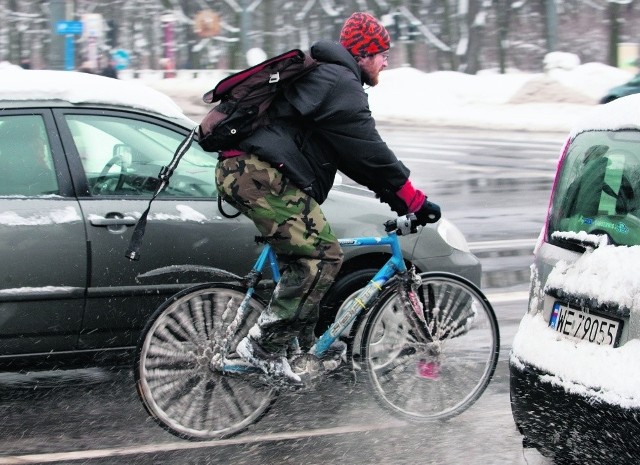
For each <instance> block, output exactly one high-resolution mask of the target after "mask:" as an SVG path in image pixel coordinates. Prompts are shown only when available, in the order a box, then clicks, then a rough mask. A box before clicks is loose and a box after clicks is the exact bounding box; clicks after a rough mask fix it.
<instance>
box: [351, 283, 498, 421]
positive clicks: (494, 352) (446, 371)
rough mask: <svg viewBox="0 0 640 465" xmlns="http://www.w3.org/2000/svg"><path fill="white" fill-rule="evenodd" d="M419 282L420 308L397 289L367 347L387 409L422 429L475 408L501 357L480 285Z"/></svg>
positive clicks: (370, 330) (378, 313)
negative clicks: (423, 425)
mask: <svg viewBox="0 0 640 465" xmlns="http://www.w3.org/2000/svg"><path fill="white" fill-rule="evenodd" d="M420 277H421V280H422V281H421V284H420V285H419V286H418V289H417V292H416V294H417V295H416V297H417V301H416V302H414V303H412V302H403V301H402V299H401V298H400V297H399V295H398V293H397V292H395V289H392V290H391V291H390V292H388V293H387V294H386V295H382V296H381V299H380V301H379V303H378V304H377V305H376V306H375V308H374V309H372V311H371V315H370V316H369V318H368V320H367V322H366V324H365V329H364V334H363V338H362V348H361V353H362V354H363V356H364V358H363V362H364V367H365V369H366V370H367V372H368V374H369V380H370V382H371V386H372V388H373V392H374V393H375V396H376V398H377V399H378V401H379V402H380V403H381V405H382V406H383V407H385V408H387V409H389V410H391V411H392V412H393V413H394V414H396V415H398V416H400V417H402V418H405V419H408V420H411V421H417V422H420V421H432V420H444V419H447V418H451V417H453V416H456V415H459V414H460V413H462V412H463V411H465V410H466V409H467V408H469V407H470V406H471V405H472V404H473V403H474V402H475V401H476V400H477V399H478V398H479V397H480V395H481V394H482V393H483V392H484V390H485V389H486V387H487V385H488V384H489V382H490V381H491V378H492V376H493V373H494V371H495V368H496V365H497V363H498V355H499V351H500V336H499V330H498V322H497V319H496V316H495V313H494V311H493V309H492V308H491V305H490V303H489V301H488V300H487V298H486V297H485V296H484V295H483V294H482V292H481V291H480V290H479V289H478V288H477V287H476V286H475V285H474V284H473V283H471V282H469V281H467V280H466V279H464V278H461V277H459V276H456V275H452V274H448V273H424V274H422V275H420ZM416 307H418V308H417V309H416Z"/></svg>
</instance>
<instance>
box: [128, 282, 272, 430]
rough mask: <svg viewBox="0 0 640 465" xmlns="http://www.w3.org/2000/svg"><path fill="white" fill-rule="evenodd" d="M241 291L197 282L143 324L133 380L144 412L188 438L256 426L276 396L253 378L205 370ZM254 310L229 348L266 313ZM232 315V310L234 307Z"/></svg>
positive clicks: (255, 304) (255, 305) (257, 305)
mask: <svg viewBox="0 0 640 465" xmlns="http://www.w3.org/2000/svg"><path fill="white" fill-rule="evenodd" d="M244 297H245V289H244V288H242V287H240V286H237V285H233V284H227V283H214V284H201V285H198V286H194V287H191V288H189V289H185V290H184V291H181V292H179V293H178V294H176V295H175V296H173V297H172V298H170V299H169V300H167V301H166V302H165V303H164V304H162V305H161V306H160V307H159V308H158V309H157V310H156V312H155V313H154V314H153V315H152V317H151V318H150V319H149V321H148V322H147V324H146V326H145V328H144V330H143V331H142V333H141V336H140V340H139V343H138V346H137V350H136V359H135V369H134V375H135V382H136V387H137V391H138V395H139V397H140V399H141V401H142V403H143V405H144V407H145V409H146V410H147V412H148V413H149V414H150V415H151V416H152V417H153V418H154V420H156V422H157V423H158V424H159V425H160V426H162V427H163V428H164V429H166V430H167V431H169V432H170V433H172V434H174V435H176V436H178V437H180V438H182V439H190V440H210V439H221V438H225V437H230V436H233V435H235V434H237V433H240V432H242V431H244V430H245V429H246V428H247V427H249V426H250V425H251V424H253V423H255V422H256V421H258V420H259V419H260V418H261V417H262V416H263V415H264V414H265V413H266V412H267V411H268V410H269V408H270V407H271V405H272V404H273V402H274V401H275V400H276V398H277V390H276V389H275V388H274V387H272V386H268V385H266V384H264V383H259V382H255V379H253V378H252V376H251V375H235V376H234V375H228V374H224V373H222V372H220V371H217V370H214V369H212V368H211V367H210V360H211V351H209V352H207V348H211V344H212V343H215V342H220V341H221V339H222V337H223V335H224V333H225V330H226V326H227V325H228V324H229V323H230V322H231V321H232V320H233V318H234V316H235V313H236V312H235V311H227V312H226V314H225V310H226V309H230V308H233V306H234V305H235V306H236V307H237V305H238V304H239V303H240V302H241V301H242V299H243V298H244ZM250 308H251V309H252V312H251V313H250V315H249V317H248V318H247V320H246V321H245V324H244V325H242V326H241V327H239V329H238V332H237V333H236V336H235V337H234V338H233V340H232V342H231V349H234V348H235V346H236V345H237V343H238V342H239V341H240V339H241V338H242V337H244V336H245V335H246V333H247V332H248V331H249V328H251V326H252V325H253V323H254V322H255V321H256V319H257V318H258V316H259V315H260V313H261V311H262V309H263V308H264V303H263V302H262V301H261V300H260V299H258V298H257V297H252V298H251V301H250ZM233 310H235V308H234V309H233Z"/></svg>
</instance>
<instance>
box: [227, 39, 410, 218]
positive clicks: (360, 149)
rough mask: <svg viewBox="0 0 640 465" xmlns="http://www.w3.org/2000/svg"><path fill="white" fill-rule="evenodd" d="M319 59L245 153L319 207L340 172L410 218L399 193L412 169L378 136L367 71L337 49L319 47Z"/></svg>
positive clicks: (251, 139)
mask: <svg viewBox="0 0 640 465" xmlns="http://www.w3.org/2000/svg"><path fill="white" fill-rule="evenodd" d="M311 55H312V56H313V57H314V58H315V59H317V60H318V61H320V62H321V64H320V65H319V66H318V67H317V68H316V69H314V70H313V71H311V72H310V73H309V74H307V75H305V76H304V77H302V78H300V79H299V80H297V81H296V82H295V83H294V84H293V85H292V86H289V87H288V88H287V90H286V91H285V94H284V97H285V98H284V99H279V100H277V101H276V102H274V103H273V104H272V106H271V108H270V110H269V111H270V117H271V124H269V125H268V126H264V127H262V128H260V129H258V130H257V131H256V132H254V133H253V134H252V135H251V136H249V137H248V138H247V139H245V140H244V141H242V142H241V143H240V145H239V148H240V149H241V150H243V151H245V152H247V153H254V154H256V155H257V156H258V157H259V158H260V159H262V160H264V161H266V162H268V163H270V164H271V165H272V166H274V167H276V168H277V169H279V170H280V171H281V172H282V173H283V174H284V175H285V176H287V177H288V178H289V179H290V180H291V181H292V182H293V183H295V184H296V185H297V186H298V187H300V188H301V189H302V190H303V191H304V192H306V193H307V194H308V195H310V196H311V197H313V198H314V199H315V200H316V201H317V202H318V203H322V202H324V200H325V199H326V198H327V194H328V193H329V189H331V186H332V185H333V180H334V177H335V174H336V171H337V170H340V171H342V172H343V173H344V174H345V175H347V176H349V177H350V178H351V179H353V180H354V181H356V182H357V183H359V184H362V185H364V186H366V187H368V188H369V189H371V190H372V191H373V192H375V193H376V194H377V195H378V196H379V197H380V199H381V200H383V201H384V202H386V203H388V204H389V206H390V207H391V208H392V209H393V210H394V211H395V212H397V213H398V214H400V215H404V214H406V213H408V209H407V205H406V204H405V202H404V201H402V200H401V199H400V198H399V197H398V196H397V195H396V192H397V191H398V190H399V189H400V188H401V187H402V186H403V185H404V184H405V182H406V181H407V180H408V178H409V169H408V168H407V167H405V166H404V165H403V164H402V163H401V162H400V161H399V160H398V159H397V158H396V156H395V155H394V154H393V152H392V151H391V150H390V149H389V148H388V147H387V145H386V144H385V143H384V142H383V141H382V139H381V137H380V135H379V134H378V131H377V130H376V126H375V121H374V119H373V117H372V116H371V111H370V110H369V103H368V99H367V94H366V93H365V92H364V89H363V87H362V84H363V83H362V78H361V73H360V67H359V66H358V64H357V63H356V61H355V59H354V58H353V57H352V56H351V54H350V53H349V52H348V51H347V50H346V49H345V48H344V47H343V46H342V45H340V44H339V43H337V42H331V41H320V42H317V43H316V44H314V45H313V46H312V47H311Z"/></svg>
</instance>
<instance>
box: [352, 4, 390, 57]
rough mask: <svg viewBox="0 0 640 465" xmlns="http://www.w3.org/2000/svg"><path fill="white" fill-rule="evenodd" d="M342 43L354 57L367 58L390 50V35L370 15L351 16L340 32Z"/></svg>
mask: <svg viewBox="0 0 640 465" xmlns="http://www.w3.org/2000/svg"><path fill="white" fill-rule="evenodd" d="M340 43H341V44H342V46H343V47H344V48H346V49H347V50H348V51H349V53H351V55H353V56H361V57H365V56H367V55H373V54H376V53H380V52H384V51H385V50H389V47H390V40H389V33H388V32H387V30H386V29H385V28H384V26H383V25H382V24H380V22H379V21H378V20H377V19H376V18H374V17H373V16H371V15H370V14H369V13H354V14H352V15H351V16H349V19H347V20H346V21H345V23H344V26H342V30H341V31H340Z"/></svg>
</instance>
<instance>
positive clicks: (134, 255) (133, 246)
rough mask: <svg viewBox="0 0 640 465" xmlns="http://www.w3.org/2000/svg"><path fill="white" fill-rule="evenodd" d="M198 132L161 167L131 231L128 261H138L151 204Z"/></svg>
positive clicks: (193, 132)
mask: <svg viewBox="0 0 640 465" xmlns="http://www.w3.org/2000/svg"><path fill="white" fill-rule="evenodd" d="M197 131H198V126H196V127H195V128H193V129H192V130H191V132H190V133H189V135H188V136H187V137H186V138H185V139H184V140H183V141H182V142H181V143H180V145H179V146H178V148H177V149H176V151H175V153H174V154H173V158H172V159H171V161H170V162H169V164H168V165H167V166H163V167H162V169H161V170H160V173H159V174H158V179H159V181H160V182H159V183H158V186H157V187H156V190H155V192H154V193H153V196H152V197H151V200H149V204H148V205H147V209H146V210H145V211H144V212H143V213H142V216H140V218H139V219H138V222H137V223H136V227H135V229H134V230H133V234H132V236H131V240H130V241H129V248H128V249H127V251H126V253H125V257H127V258H128V259H129V260H140V247H141V243H142V237H143V236H144V230H145V228H146V226H147V216H148V215H149V210H151V202H153V201H154V200H155V198H156V197H157V196H158V195H159V194H160V192H162V191H163V190H164V188H165V187H167V186H168V185H169V178H171V175H172V174H173V172H174V170H175V169H176V166H178V163H179V162H180V159H181V158H182V156H183V155H184V154H185V153H187V150H189V148H190V147H191V143H192V142H193V139H194V138H195V136H196V132H197Z"/></svg>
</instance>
